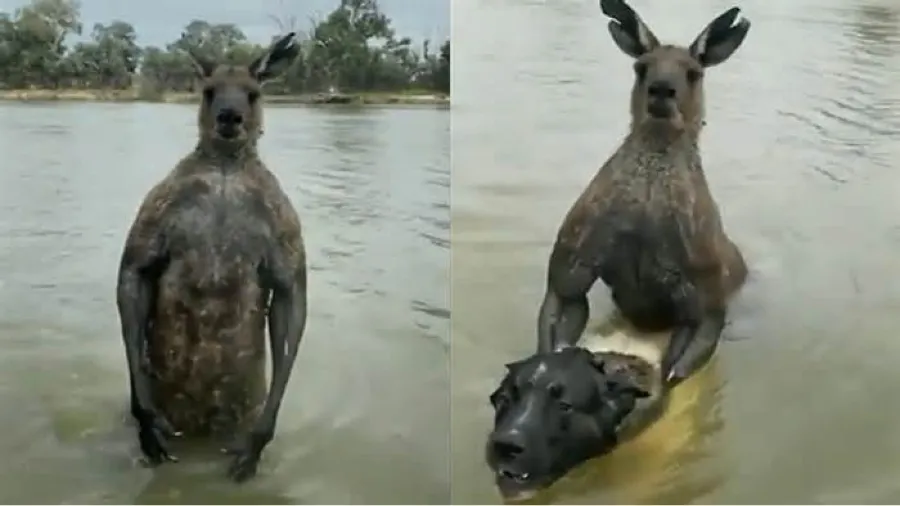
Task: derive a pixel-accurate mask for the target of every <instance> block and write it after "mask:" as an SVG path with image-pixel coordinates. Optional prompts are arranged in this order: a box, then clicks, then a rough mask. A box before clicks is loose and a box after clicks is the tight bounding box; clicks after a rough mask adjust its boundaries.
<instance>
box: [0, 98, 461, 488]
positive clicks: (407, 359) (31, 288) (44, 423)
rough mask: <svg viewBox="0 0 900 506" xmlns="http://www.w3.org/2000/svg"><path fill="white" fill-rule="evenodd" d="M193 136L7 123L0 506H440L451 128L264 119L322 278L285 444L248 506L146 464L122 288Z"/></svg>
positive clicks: (144, 124) (133, 121)
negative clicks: (132, 244)
mask: <svg viewBox="0 0 900 506" xmlns="http://www.w3.org/2000/svg"><path fill="white" fill-rule="evenodd" d="M195 117H196V113H195V109H194V107H193V106H186V105H150V104H75V103H60V104H12V103H6V104H2V105H0V153H3V157H4V158H3V160H4V162H3V168H2V170H0V238H2V241H0V308H2V311H0V349H2V353H0V426H2V427H3V430H2V431H0V453H2V454H4V455H6V458H4V459H2V461H0V502H4V503H51V504H52V503H61V502H65V503H83V504H84V503H98V502H100V503H118V504H121V503H125V504H128V503H135V502H137V503H186V502H187V503H198V502H199V503H207V504H209V503H265V504H272V503H275V504H280V503H284V504H298V503H306V502H311V503H322V502H327V503H345V504H346V503H360V502H394V503H396V502H400V503H434V502H446V501H447V500H448V499H447V498H448V487H449V465H448V452H449V438H448V433H449V421H448V419H449V377H448V368H449V366H448V361H449V357H448V355H449V279H448V276H449V274H448V264H449V242H448V241H449V179H450V175H449V159H450V152H449V114H448V112H447V111H442V110H432V109H388V108H384V109H379V108H366V109H359V108H347V109H334V108H299V107H279V108H276V107H270V108H269V109H268V110H267V114H266V121H267V123H266V126H267V128H266V134H265V136H264V137H263V139H262V141H261V151H262V153H263V157H264V159H265V160H266V162H267V163H268V164H269V165H270V167H271V168H272V170H273V171H274V172H275V174H276V175H277V176H278V177H279V179H280V181H281V183H282V186H283V187H284V188H285V190H286V191H287V193H288V195H289V196H290V197H291V199H292V201H293V202H294V205H295V207H296V208H297V211H298V213H299V214H300V216H301V220H302V222H303V226H304V234H305V240H306V247H307V254H308V262H309V269H310V272H309V283H310V286H309V297H310V302H309V308H310V314H309V321H308V324H307V330H306V334H305V337H304V339H303V342H302V344H301V346H300V352H299V357H298V359H297V362H296V365H295V369H294V374H293V377H292V378H291V383H290V385H289V387H288V392H287V395H286V397H285V403H284V405H283V407H282V411H281V416H280V418H279V421H278V427H277V429H276V430H277V432H276V438H275V440H274V441H273V442H272V443H271V445H270V446H269V449H268V450H267V451H266V453H265V454H264V457H263V463H262V465H261V469H260V474H259V476H258V478H257V479H256V480H254V481H252V482H249V483H247V484H246V485H243V486H240V487H237V486H234V485H231V484H230V483H229V482H228V481H227V480H226V479H225V478H224V473H225V469H226V465H227V464H228V461H227V460H226V459H225V458H214V459H209V458H195V459H191V458H189V456H185V455H180V457H182V462H179V463H176V464H168V465H164V466H162V467H160V468H158V469H157V470H156V471H151V470H147V469H144V468H143V467H141V466H140V465H139V464H138V463H136V461H135V459H136V457H137V454H138V450H137V443H136V438H135V436H134V433H133V430H132V429H131V428H130V427H127V426H126V425H125V424H124V423H123V419H124V413H125V406H126V395H127V391H128V390H127V383H126V368H125V361H124V353H123V347H122V344H121V337H120V334H119V323H118V315H117V312H116V307H115V277H116V271H117V267H118V261H119V255H120V254H121V249H122V244H123V241H124V239H125V234H126V232H127V230H128V227H129V226H130V225H131V222H132V220H133V219H134V214H135V212H136V210H137V207H138V205H139V204H140V202H141V200H142V199H143V197H144V195H145V193H146V192H147V190H149V189H150V187H151V186H152V185H153V184H154V183H155V182H156V181H158V180H159V179H160V178H161V177H162V176H163V175H165V173H166V172H167V171H169V170H170V169H171V168H172V167H173V166H174V164H175V163H176V162H177V161H178V159H179V158H180V157H181V156H183V155H184V154H186V153H187V152H188V150H190V149H191V148H192V147H193V144H194V142H195V138H196V134H195V126H194V125H195V123H194V121H195ZM385 462H390V465H389V466H385V465H384V463H385Z"/></svg>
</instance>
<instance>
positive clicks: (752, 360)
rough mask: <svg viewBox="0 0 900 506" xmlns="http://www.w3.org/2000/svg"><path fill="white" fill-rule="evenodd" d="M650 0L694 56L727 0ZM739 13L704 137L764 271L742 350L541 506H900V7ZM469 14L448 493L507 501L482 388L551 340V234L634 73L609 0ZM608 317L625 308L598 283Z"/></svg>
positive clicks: (458, 175) (739, 231)
mask: <svg viewBox="0 0 900 506" xmlns="http://www.w3.org/2000/svg"><path fill="white" fill-rule="evenodd" d="M634 5H635V7H636V8H638V9H639V10H640V12H641V13H643V16H644V18H645V19H646V20H647V21H648V23H649V24H650V25H651V26H652V27H653V28H654V29H655V31H656V32H657V35H659V36H660V37H661V38H663V39H665V40H667V41H670V40H675V41H680V42H684V43H687V42H689V41H690V40H691V39H692V38H693V36H694V35H695V34H696V33H697V32H698V31H699V30H700V29H701V28H702V27H703V25H704V24H705V23H706V22H708V21H709V20H711V19H712V17H713V16H715V15H717V14H719V13H720V12H722V11H724V10H725V9H727V8H728V7H730V6H732V5H733V2H730V1H725V0H705V1H703V0H683V1H679V2H651V1H649V0H634ZM739 5H741V6H742V8H743V10H744V14H745V15H746V16H747V17H748V18H750V19H751V21H752V22H753V28H751V31H750V34H749V36H748V37H747V40H746V41H745V43H744V46H743V47H742V48H741V49H740V50H739V51H738V53H737V54H736V55H735V57H734V58H733V59H732V60H731V61H729V62H727V63H725V64H724V65H722V66H721V67H717V68H714V69H711V70H710V71H709V73H708V77H707V99H708V101H709V102H708V105H709V114H708V120H709V124H708V126H707V129H706V132H705V133H704V138H703V151H704V162H705V166H706V169H707V177H708V179H709V180H710V184H711V186H712V190H713V193H714V195H715V197H716V198H717V200H718V202H719V205H720V207H721V210H722V213H723V215H724V219H725V222H726V226H727V228H728V230H729V233H730V235H731V237H732V238H733V239H734V240H735V241H736V242H737V243H738V244H739V245H740V246H741V248H742V249H743V252H744V254H745V255H746V257H747V261H748V263H749V264H750V267H751V269H752V274H751V276H752V277H751V279H750V282H749V283H748V284H747V285H746V286H745V289H744V291H743V293H742V295H741V296H740V298H739V299H738V300H736V301H735V303H734V304H733V306H732V311H731V317H730V319H731V321H732V323H731V326H730V327H729V328H728V329H727V330H726V335H727V338H729V339H731V340H730V341H728V342H726V343H724V344H723V346H722V347H721V348H720V350H719V353H718V356H717V358H716V359H715V360H714V362H713V365H712V366H711V367H709V368H707V369H705V370H704V371H703V372H702V373H701V374H700V375H699V376H697V377H695V378H694V379H692V380H691V381H690V382H688V383H685V384H684V385H683V386H682V387H679V389H678V390H677V391H676V392H675V398H674V399H673V406H672V411H671V412H670V413H669V414H668V415H667V416H666V417H665V418H664V419H663V420H661V421H660V422H659V423H658V424H657V425H656V426H654V427H653V428H652V429H651V430H650V431H649V432H647V433H645V435H644V437H642V438H640V439H638V440H636V441H634V442H633V443H631V444H628V445H626V446H624V447H622V448H621V449H620V451H618V452H616V453H614V454H612V455H610V456H609V457H608V458H605V459H602V460H600V461H599V462H598V463H597V464H596V465H593V466H590V467H589V468H588V469H587V470H585V471H584V472H582V473H577V474H576V478H577V479H574V480H571V481H570V482H569V483H563V484H561V485H560V486H559V487H556V489H555V490H551V492H550V493H549V494H548V495H546V496H545V497H542V498H541V499H543V500H553V501H556V502H569V503H596V502H603V503H620V504H622V503H635V502H639V503H649V502H676V503H677V502H682V503H683V502H701V503H720V504H721V503H735V502H736V503H773V502H775V503H797V502H803V503H810V502H812V503H819V502H828V503H848V502H849V503H875V502H897V501H900V481H898V480H897V476H898V474H900V403H898V402H896V401H895V399H896V385H898V384H900V368H898V367H897V360H898V357H900V338H898V337H900V284H898V283H896V282H895V281H894V278H896V276H897V274H898V273H900V254H898V251H900V204H898V196H897V195H898V190H897V189H898V188H900V162H898V160H900V136H898V134H900V87H898V86H897V82H898V80H900V5H898V4H897V3H896V2H891V1H890V0H793V1H790V2H771V1H763V0H745V1H743V2H739ZM453 6H454V29H455V33H454V86H455V88H454V90H453V92H454V109H453V170H452V173H453V178H452V202H453V215H452V222H453V235H452V241H453V271H452V276H453V297H452V306H453V320H452V326H453V347H452V354H451V355H452V367H451V377H452V392H453V412H452V427H453V445H452V446H453V450H452V454H453V460H452V465H453V475H452V476H453V479H452V491H453V498H454V502H457V503H466V502H468V503H471V502H497V501H498V500H499V496H498V495H497V494H496V493H495V491H494V489H493V487H492V484H491V478H490V475H489V472H488V470H487V467H486V466H485V465H484V464H483V459H482V454H483V452H482V448H483V443H484V438H485V436H486V433H487V431H488V430H489V428H490V422H491V419H490V417H491V410H490V409H489V406H488V403H487V396H488V394H489V393H490V391H491V390H492V389H493V388H494V387H495V385H496V383H497V381H499V379H500V378H501V377H502V374H503V372H504V370H503V364H504V363H505V362H508V361H511V360H514V359H517V358H520V357H522V356H524V355H525V354H528V353H530V352H531V351H532V350H533V349H534V346H535V321H536V315H537V308H538V305H539V303H540V299H541V297H542V295H543V290H544V279H545V278H544V276H545V266H546V258H547V255H548V254H549V251H550V247H551V245H552V241H553V238H554V235H555V233H556V230H557V227H558V226H559V223H560V221H561V220H562V217H563V215H564V213H565V212H566V210H567V209H568V208H569V206H570V204H571V203H572V201H573V200H574V199H575V198H576V197H577V196H578V194H579V193H580V192H581V190H582V188H583V187H584V186H585V184H586V183H587V181H588V180H589V179H590V178H591V176H592V175H593V173H594V172H595V171H596V169H597V168H598V167H599V166H600V165H601V164H602V163H603V161H604V160H605V159H606V158H607V157H608V156H609V154H610V153H611V152H612V150H613V149H614V147H615V145H616V144H617V143H618V142H619V141H620V140H621V138H622V137H623V135H624V133H625V130H626V127H627V104H626V100H627V94H628V91H629V88H630V86H631V78H632V70H631V63H630V61H629V60H628V59H627V58H626V57H625V56H624V55H622V54H621V53H620V52H619V51H618V50H617V49H616V48H615V47H614V45H613V43H612V42H611V40H610V38H609V34H608V31H607V28H606V23H607V20H606V19H605V18H604V17H603V15H602V13H601V12H600V9H599V6H598V4H597V2H596V1H582V0H554V1H552V2H551V1H536V0H491V1H487V0H482V1H478V0H459V1H456V0H455V1H454V4H453ZM592 302H593V304H592V307H593V308H594V311H595V313H594V314H595V315H599V314H601V313H603V312H605V311H607V310H608V308H609V302H608V295H607V292H606V290H605V289H604V288H603V287H602V284H600V285H598V286H597V288H595V291H594V293H593V297H592ZM738 338H740V339H738Z"/></svg>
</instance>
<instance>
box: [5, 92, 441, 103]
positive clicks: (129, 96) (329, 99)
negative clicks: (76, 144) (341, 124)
mask: <svg viewBox="0 0 900 506" xmlns="http://www.w3.org/2000/svg"><path fill="white" fill-rule="evenodd" d="M0 100H12V101H53V100H59V101H71V102H151V103H152V102H156V103H173V104H178V103H192V102H197V101H198V100H199V96H198V95H197V94H194V93H165V94H162V95H152V96H151V95H147V94H142V93H140V92H139V91H138V90H0ZM266 102H268V103H270V104H307V105H332V104H354V105H423V106H446V105H449V104H450V97H448V96H446V95H442V94H438V93H432V92H420V91H407V92H399V93H386V92H364V93H346V94H337V95H328V94H320V93H316V94H305V95H272V94H269V95H266Z"/></svg>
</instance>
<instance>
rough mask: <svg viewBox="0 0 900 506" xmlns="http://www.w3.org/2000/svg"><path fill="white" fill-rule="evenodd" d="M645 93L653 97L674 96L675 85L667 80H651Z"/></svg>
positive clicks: (665, 97) (664, 97)
mask: <svg viewBox="0 0 900 506" xmlns="http://www.w3.org/2000/svg"><path fill="white" fill-rule="evenodd" d="M647 93H648V94H649V95H650V96H651V97H654V98H658V99H667V98H675V87H674V86H672V84H671V83H669V82H668V81H653V82H652V83H650V86H648V87H647Z"/></svg>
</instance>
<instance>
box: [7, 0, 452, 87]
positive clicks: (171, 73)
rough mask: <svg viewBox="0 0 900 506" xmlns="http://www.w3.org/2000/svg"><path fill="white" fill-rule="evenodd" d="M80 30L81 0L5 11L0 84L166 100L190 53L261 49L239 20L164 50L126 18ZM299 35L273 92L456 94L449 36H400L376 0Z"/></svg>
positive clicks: (246, 53)
mask: <svg viewBox="0 0 900 506" xmlns="http://www.w3.org/2000/svg"><path fill="white" fill-rule="evenodd" d="M81 33H82V24H81V21H80V5H79V3H78V2H77V0H31V3H29V4H28V5H27V6H25V7H23V8H20V9H18V10H16V11H15V12H13V13H3V12H0V69H2V70H3V72H2V73H0V76H2V77H0V87H5V88H7V89H25V88H40V89H62V88H69V89H71V88H74V89H109V90H123V89H130V88H133V87H135V86H137V87H138V89H139V91H140V94H141V95H143V96H146V97H151V96H159V95H162V94H164V93H166V92H172V91H175V92H183V91H190V90H192V89H193V87H194V85H195V76H194V70H193V67H192V65H191V62H190V59H189V57H188V56H187V53H188V52H191V53H194V54H196V55H198V56H202V57H204V58H207V59H210V60H216V61H221V62H229V63H243V64H246V63H249V62H250V61H252V60H253V58H255V57H256V56H258V55H259V54H260V52H261V51H262V50H263V47H261V46H260V45H258V44H254V43H251V42H249V41H248V40H247V37H246V36H245V35H244V33H243V32H242V31H241V30H240V28H238V27H237V26H235V25H233V24H212V23H209V22H207V21H203V20H193V21H191V22H190V23H188V24H187V26H185V28H184V31H183V34H182V36H181V37H180V38H179V39H178V40H176V41H173V42H172V43H170V44H168V45H167V46H166V47H164V48H160V47H153V46H151V47H144V48H142V47H140V46H138V44H137V42H136V41H137V34H136V32H135V29H134V27H133V26H132V25H131V24H129V23H127V22H125V21H122V20H113V21H111V22H110V23H108V24H102V23H97V24H95V25H94V26H93V28H92V29H91V32H90V39H89V40H88V41H85V42H78V43H76V44H74V45H73V46H72V47H67V46H66V40H68V39H69V38H70V36H72V35H80V34H81ZM277 35H279V34H274V35H273V37H274V36H277ZM301 35H302V37H303V38H302V41H301V48H302V50H301V51H300V55H299V56H298V57H297V59H296V60H295V61H294V62H293V64H292V65H291V66H290V67H289V68H288V69H287V71H286V72H285V73H284V75H283V78H282V79H280V80H279V82H275V83H272V85H271V88H270V90H269V91H270V93H272V92H274V93H307V92H320V91H326V90H335V91H342V92H344V91H345V92H358V91H401V90H408V89H421V90H433V91H438V92H443V93H449V91H450V41H449V40H447V41H445V42H444V43H443V44H442V45H441V46H440V48H439V50H438V51H437V52H433V51H432V50H431V48H430V45H429V42H428V41H426V42H425V43H424V44H423V45H422V47H421V48H420V49H419V50H416V49H415V48H413V47H412V42H411V40H410V39H409V38H407V37H399V36H397V34H396V33H395V31H394V29H393V28H392V27H391V20H390V19H389V18H388V17H387V16H386V15H385V14H384V13H383V12H381V10H380V9H379V7H378V3H377V1H376V0H340V2H339V5H337V7H336V8H335V9H334V10H333V11H332V12H331V13H330V14H328V15H327V16H325V17H324V19H322V20H313V21H312V22H311V23H310V27H309V29H308V30H307V31H306V33H304V34H301Z"/></svg>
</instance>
